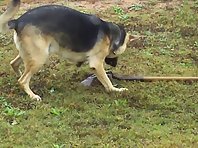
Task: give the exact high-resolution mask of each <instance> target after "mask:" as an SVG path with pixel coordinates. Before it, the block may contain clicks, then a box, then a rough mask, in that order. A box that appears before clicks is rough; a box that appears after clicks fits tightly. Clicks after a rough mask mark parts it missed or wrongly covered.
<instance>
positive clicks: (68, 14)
mask: <svg viewBox="0 0 198 148" xmlns="http://www.w3.org/2000/svg"><path fill="white" fill-rule="evenodd" d="M19 7H20V0H12V1H11V2H10V4H8V6H7V9H6V11H5V12H4V13H3V14H2V15H1V16H0V32H6V31H8V30H11V29H12V30H14V42H15V44H16V48H17V49H18V51H19V54H18V55H17V57H16V58H15V59H14V60H12V61H11V62H10V64H11V66H12V68H13V70H14V71H15V72H16V74H18V75H20V78H19V80H18V82H19V84H20V85H21V86H22V88H23V89H24V91H25V92H26V93H27V94H28V95H29V96H30V97H31V98H33V99H36V100H41V97H40V96H38V95H36V94H35V93H33V91H32V90H31V89H30V87H29V82H30V79H31V77H32V76H33V74H35V73H36V72H38V71H39V69H40V68H41V67H42V66H43V65H44V64H45V62H46V60H47V59H48V57H49V56H50V55H51V54H57V55H59V56H61V57H63V58H64V59H67V60H69V61H71V62H73V63H76V64H77V65H78V66H80V65H81V64H82V63H83V62H85V61H87V62H88V63H89V67H90V69H92V70H93V71H94V73H95V75H96V76H97V78H98V80H99V81H100V82H101V83H102V85H103V86H104V87H105V89H106V90H107V91H108V92H109V91H118V92H121V91H125V90H127V89H126V88H116V87H114V86H113V85H112V83H111V81H110V79H109V78H108V77H107V74H106V72H105V70H104V65H103V64H104V62H106V64H109V65H111V66H116V64H117V56H118V55H119V54H121V53H123V52H124V51H125V49H126V45H127V42H128V40H129V35H128V34H127V33H126V31H125V30H124V28H123V27H122V26H120V25H117V24H114V23H111V22H106V21H103V20H101V19H100V18H98V17H97V16H95V15H90V14H85V13H81V12H79V11H76V10H74V9H71V8H68V7H65V6H59V5H46V6H40V7H37V8H34V9H32V10H29V11H27V12H26V13H24V14H23V15H22V16H20V17H19V18H18V19H12V18H13V17H14V15H15V14H16V13H17V12H18V10H19ZM21 63H24V68H25V69H24V72H23V74H21V72H20V70H19V66H20V64H21Z"/></svg>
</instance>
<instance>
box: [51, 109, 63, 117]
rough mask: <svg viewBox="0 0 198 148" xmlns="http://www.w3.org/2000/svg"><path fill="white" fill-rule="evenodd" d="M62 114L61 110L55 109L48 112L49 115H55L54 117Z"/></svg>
mask: <svg viewBox="0 0 198 148" xmlns="http://www.w3.org/2000/svg"><path fill="white" fill-rule="evenodd" d="M62 112H63V111H62V110H60V109H57V108H52V109H51V111H50V113H51V114H53V115H55V116H60V115H61V114H62Z"/></svg>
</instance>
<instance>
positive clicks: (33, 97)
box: [30, 95, 42, 101]
mask: <svg viewBox="0 0 198 148" xmlns="http://www.w3.org/2000/svg"><path fill="white" fill-rule="evenodd" d="M30 97H31V98H32V99H34V100H36V101H41V100H42V99H41V97H40V96H38V95H34V96H30Z"/></svg>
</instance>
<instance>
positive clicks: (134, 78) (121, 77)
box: [112, 73, 198, 81]
mask: <svg viewBox="0 0 198 148" xmlns="http://www.w3.org/2000/svg"><path fill="white" fill-rule="evenodd" d="M112 78H114V79H117V80H128V81H161V80H165V81H198V77H164V76H162V77H143V76H142V77H141V76H128V75H118V74H114V73H112Z"/></svg>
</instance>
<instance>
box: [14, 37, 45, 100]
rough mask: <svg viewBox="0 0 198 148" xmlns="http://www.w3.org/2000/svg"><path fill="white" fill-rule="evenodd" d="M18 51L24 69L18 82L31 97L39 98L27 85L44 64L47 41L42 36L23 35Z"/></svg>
mask: <svg viewBox="0 0 198 148" xmlns="http://www.w3.org/2000/svg"><path fill="white" fill-rule="evenodd" d="M21 45H22V47H20V50H19V53H20V57H21V58H22V60H23V63H24V67H25V71H24V73H23V74H22V76H21V77H20V78H19V80H18V82H19V84H20V85H21V87H22V88H23V89H24V91H25V92H26V93H27V94H28V95H29V96H30V98H32V99H36V100H38V101H39V100H41V97H40V96H38V95H36V94H35V93H34V92H33V91H32V90H31V89H30V86H29V83H30V79H31V77H32V76H33V75H34V74H35V73H36V72H38V71H39V69H40V68H41V67H42V66H43V65H44V64H45V62H46V60H47V58H48V55H49V42H47V41H46V40H45V39H44V38H43V37H42V36H36V35H35V36H34V35H32V36H25V37H23V38H22V39H21Z"/></svg>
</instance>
